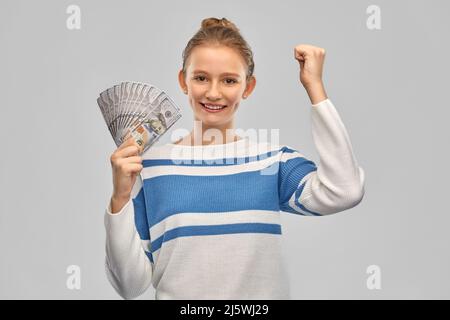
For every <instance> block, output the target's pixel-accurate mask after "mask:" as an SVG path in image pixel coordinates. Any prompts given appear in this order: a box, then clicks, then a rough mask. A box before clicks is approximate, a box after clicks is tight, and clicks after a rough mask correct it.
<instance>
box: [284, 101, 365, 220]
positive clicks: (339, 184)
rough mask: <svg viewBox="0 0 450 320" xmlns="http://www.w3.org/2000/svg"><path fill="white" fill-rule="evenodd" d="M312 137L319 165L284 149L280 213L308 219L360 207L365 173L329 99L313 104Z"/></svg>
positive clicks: (295, 152)
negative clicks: (302, 216)
mask: <svg viewBox="0 0 450 320" xmlns="http://www.w3.org/2000/svg"><path fill="white" fill-rule="evenodd" d="M311 112H312V113H311V116H312V135H313V140H314V143H315V146H316V149H317V151H318V153H319V158H320V164H319V165H318V166H316V164H315V163H314V162H312V161H310V160H308V159H306V158H305V157H304V156H303V155H302V154H300V153H299V152H298V151H296V150H293V149H291V148H289V147H284V148H283V150H282V155H281V161H280V172H279V195H280V210H281V211H286V212H291V213H297V214H302V215H308V216H322V215H328V214H332V213H337V212H340V211H344V210H347V209H350V208H353V207H355V206H356V205H357V204H359V203H360V202H361V200H362V198H363V196H364V171H363V169H362V168H361V167H359V165H358V163H357V161H356V158H355V156H354V154H353V150H352V145H351V142H350V138H349V136H348V133H347V130H346V129H345V126H344V124H343V122H342V120H341V118H340V117H339V114H338V112H337V110H336V108H335V106H334V105H333V103H332V102H331V101H330V100H329V99H326V100H323V101H321V102H320V103H318V104H315V105H312V111H311Z"/></svg>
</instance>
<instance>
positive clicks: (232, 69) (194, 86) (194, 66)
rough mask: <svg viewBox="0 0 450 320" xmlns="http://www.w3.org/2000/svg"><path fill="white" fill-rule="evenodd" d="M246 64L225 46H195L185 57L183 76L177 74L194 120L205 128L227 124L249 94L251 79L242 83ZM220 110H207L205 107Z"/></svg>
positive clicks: (251, 85)
mask: <svg viewBox="0 0 450 320" xmlns="http://www.w3.org/2000/svg"><path fill="white" fill-rule="evenodd" d="M246 71H247V66H246V64H245V62H244V60H243V58H242V57H241V56H240V55H239V53H238V52H237V51H236V50H234V49H232V48H229V47H225V46H198V47H196V48H194V49H193V50H192V52H191V55H190V56H189V59H188V61H187V66H186V77H184V76H183V73H182V71H180V73H179V80H180V85H181V87H182V89H183V91H184V90H185V89H187V94H188V98H189V103H190V104H191V107H192V110H193V112H194V117H195V120H198V121H202V123H203V124H204V125H205V126H207V127H222V128H223V127H229V126H230V124H231V125H232V122H233V121H232V120H233V117H234V114H235V113H236V111H237V109H238V107H239V102H240V100H241V98H242V97H243V96H247V97H248V96H249V94H250V93H251V91H252V90H253V88H254V86H255V82H256V81H255V78H254V77H252V78H251V80H250V81H249V82H248V83H247V82H246ZM208 106H209V107H212V108H214V106H216V107H217V106H220V107H224V108H222V109H216V110H209V109H208V108H207V107H208Z"/></svg>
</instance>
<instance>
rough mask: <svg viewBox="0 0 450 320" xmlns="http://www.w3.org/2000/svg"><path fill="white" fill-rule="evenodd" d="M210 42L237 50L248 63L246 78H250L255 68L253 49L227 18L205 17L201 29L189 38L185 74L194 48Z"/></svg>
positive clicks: (185, 57)
mask: <svg viewBox="0 0 450 320" xmlns="http://www.w3.org/2000/svg"><path fill="white" fill-rule="evenodd" d="M209 44H212V45H223V46H226V47H229V48H232V49H235V50H237V52H238V53H239V54H240V55H241V56H242V58H243V59H244V61H245V63H246V65H247V74H246V78H247V79H246V80H247V81H248V80H249V79H250V77H251V76H252V75H253V72H254V69H255V63H254V62H253V52H252V49H251V48H250V46H249V45H248V43H247V41H245V39H244V38H243V37H242V35H241V33H240V31H239V29H238V28H237V27H236V25H235V24H234V23H233V22H231V21H230V20H228V19H226V18H222V19H217V18H206V19H203V21H202V24H201V27H200V30H198V31H197V33H196V34H195V35H194V36H193V37H192V38H191V39H190V40H189V42H188V43H187V45H186V48H185V49H184V50H183V74H184V76H186V67H187V66H186V62H187V60H188V58H189V56H190V55H191V52H192V50H193V49H194V48H195V47H197V46H200V45H209Z"/></svg>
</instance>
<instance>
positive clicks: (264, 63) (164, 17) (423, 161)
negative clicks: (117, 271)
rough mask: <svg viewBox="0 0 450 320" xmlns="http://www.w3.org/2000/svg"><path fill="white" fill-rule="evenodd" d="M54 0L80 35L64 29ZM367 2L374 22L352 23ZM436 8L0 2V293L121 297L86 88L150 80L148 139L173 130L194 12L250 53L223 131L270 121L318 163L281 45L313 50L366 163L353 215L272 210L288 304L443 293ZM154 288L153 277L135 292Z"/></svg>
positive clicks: (440, 11) (442, 95) (305, 107)
mask: <svg viewBox="0 0 450 320" xmlns="http://www.w3.org/2000/svg"><path fill="white" fill-rule="evenodd" d="M70 5H76V6H78V7H79V9H80V13H81V15H80V18H81V20H80V22H81V24H80V29H70V28H68V27H67V20H68V19H69V17H70V16H71V14H70V13H67V9H68V7H69V6H70ZM372 5H375V6H377V7H378V8H379V13H380V18H381V20H380V21H381V25H380V26H381V29H371V28H369V27H368V25H367V21H368V20H370V19H371V18H370V16H371V15H372V14H373V12H372V11H371V12H372V13H368V12H367V10H368V8H369V7H370V6H372ZM449 13H450V4H449V3H448V2H447V1H424V0H422V1H406V0H404V1H395V2H394V1H381V0H377V1H356V0H355V1H339V2H336V1H331V0H330V1H314V2H311V1H277V2H274V1H265V2H263V1H260V0H253V1H240V0H233V1H226V2H217V1H198V0H197V1H190V2H187V1H131V0H130V1H121V2H118V1H117V2H112V1H106V0H105V1H85V0H84V1H81V0H76V1H56V0H55V1H17V0H14V1H12V0H8V1H4V0H3V1H1V2H0V27H1V28H0V46H1V49H0V88H1V89H0V91H1V111H2V115H1V117H0V118H1V126H0V133H1V137H2V147H1V151H0V152H1V158H0V161H1V162H0V164H1V165H0V170H1V179H0V197H1V201H0V252H1V258H0V259H1V264H0V298H3V299H17V298H24V299H50V298H56V299H118V298H120V296H119V295H117V294H116V292H115V291H114V289H113V288H112V286H111V285H110V284H109V282H108V281H107V278H106V275H105V273H104V258H105V252H104V245H105V243H104V241H105V231H104V226H103V215H104V212H105V208H106V206H107V204H108V201H109V198H110V196H111V192H112V172H111V166H110V163H109V157H110V155H111V154H112V152H113V151H114V150H115V148H116V146H115V145H114V143H113V140H112V137H111V136H110V133H109V131H108V129H107V127H106V125H105V123H104V120H103V118H102V115H101V113H100V109H99V107H98V106H97V103H96V98H97V96H98V94H99V92H100V91H102V90H104V89H106V88H107V87H110V86H112V85H114V84H116V83H118V82H120V81H123V80H135V81H141V82H148V83H152V84H154V85H156V86H157V87H159V88H161V89H162V90H164V91H166V92H167V93H168V94H169V95H170V96H171V97H172V98H173V99H174V101H175V102H176V103H177V104H178V105H179V106H180V108H181V110H182V113H183V118H182V119H181V120H180V121H179V122H177V123H176V124H175V125H174V126H173V127H172V129H171V130H170V131H169V132H168V134H166V135H165V136H163V137H162V138H161V140H160V141H159V142H158V143H157V145H161V144H164V143H167V142H169V140H170V138H171V133H172V132H173V130H175V129H179V128H185V129H187V130H190V129H191V128H192V123H193V118H192V111H191V108H190V105H189V103H188V100H187V97H186V96H185V95H184V94H183V93H182V91H181V89H180V88H179V86H178V82H177V72H178V70H179V69H180V68H181V64H182V60H181V54H182V51H183V49H184V47H185V46H186V44H187V41H188V40H189V39H190V37H191V36H192V35H193V34H194V33H195V32H196V31H197V30H198V28H199V27H200V22H201V20H202V19H203V18H206V17H211V16H213V17H219V18H221V17H226V18H228V19H230V20H231V21H233V22H234V23H236V25H237V26H238V27H239V28H240V30H241V31H242V34H243V36H244V37H245V38H246V40H247V41H248V42H249V44H250V46H251V47H252V49H253V51H254V59H255V64H256V67H255V76H256V78H257V86H256V89H255V91H254V92H253V94H252V96H251V97H250V98H249V99H247V100H245V101H243V102H242V104H241V107H240V109H239V111H238V113H237V123H236V127H237V128H242V129H250V128H260V129H268V130H271V129H279V130H280V131H279V132H280V141H279V142H280V144H283V145H289V146H291V147H293V148H295V149H297V150H299V151H300V152H301V153H303V154H304V155H305V156H307V157H308V158H310V159H311V160H313V161H315V162H316V163H317V164H319V158H318V154H317V151H316V149H315V146H314V143H313V140H312V134H311V118H310V116H311V114H310V111H311V110H310V109H311V104H310V101H309V98H308V96H307V94H306V91H305V90H304V88H303V87H302V85H301V84H300V81H299V65H298V62H297V61H296V60H295V59H294V53H293V52H294V47H295V46H296V45H298V44H302V43H306V44H312V45H316V46H319V47H322V48H325V50H326V59H325V65H324V76H323V77H324V79H323V80H324V84H325V88H326V90H327V94H328V97H329V98H330V100H331V101H332V102H333V103H334V104H335V106H336V108H337V110H338V112H339V114H340V116H341V118H342V120H343V122H344V124H345V126H346V128H347V130H348V132H349V135H350V138H351V141H352V145H353V149H354V152H355V155H356V158H357V160H358V163H359V165H360V166H361V167H362V168H363V169H364V171H365V173H366V184H365V191H366V192H365V197H364V199H363V201H362V202H361V203H360V204H359V205H358V206H357V207H355V208H353V209H350V210H346V211H344V212H340V213H337V214H334V215H330V216H326V217H305V216H301V215H295V214H290V213H283V214H282V222H283V226H282V228H283V233H284V238H283V239H284V240H283V250H284V254H285V256H286V258H287V260H286V262H287V266H288V272H289V277H290V283H291V296H292V298H293V299H316V298H320V299H400V298H405V299H418V298H423V299H431V298H438V299H440V298H446V299H448V298H450V273H449V270H450V259H449V252H450V250H449V249H450V246H449V244H450V235H449V232H448V229H449V223H450V212H449V210H448V206H447V203H446V202H447V200H448V195H447V193H448V191H449V187H448V181H449V170H448V163H449V151H448V140H449V139H448V138H449V136H450V135H449V133H450V132H449V131H450V130H449V126H448V121H449V120H448V119H449V117H450V111H449V103H448V101H447V92H448V83H449V82H448V74H449V73H448V72H449V60H448V57H449V56H450V52H449V44H448V37H447V36H448V35H447V34H446V33H447V32H446V30H447V31H448V30H450V22H449V21H450V20H449V19H448V15H449ZM369 22H370V21H369ZM70 266H77V267H78V268H79V269H78V270H79V271H80V272H81V273H80V278H79V279H80V284H81V287H80V288H79V289H76V288H75V289H73V288H72V289H71V286H70V285H69V286H68V280H69V282H70V277H71V276H72V275H73V274H72V273H71V271H70V270H71V269H70ZM371 266H374V267H371ZM371 268H375V269H376V270H377V274H376V275H377V276H378V279H379V280H380V283H381V287H380V288H379V289H370V288H371V286H368V284H367V282H368V280H369V282H370V281H371V280H370V279H371V277H373V276H374V275H375V274H374V273H370V272H371V271H370V270H372V269H371ZM68 271H69V272H68ZM153 298H154V289H153V287H150V288H149V289H148V290H147V292H146V293H145V294H143V295H142V296H140V297H139V299H153Z"/></svg>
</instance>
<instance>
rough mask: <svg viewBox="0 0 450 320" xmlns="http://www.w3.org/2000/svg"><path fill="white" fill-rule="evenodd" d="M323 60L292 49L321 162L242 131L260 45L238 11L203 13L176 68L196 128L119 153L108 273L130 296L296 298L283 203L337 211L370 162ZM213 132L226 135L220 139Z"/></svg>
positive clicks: (358, 196)
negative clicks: (241, 24) (342, 112)
mask: <svg viewBox="0 0 450 320" xmlns="http://www.w3.org/2000/svg"><path fill="white" fill-rule="evenodd" d="M324 57H325V50H324V49H322V48H319V47H315V46H311V45H305V44H301V45H298V46H296V47H295V48H294V58H295V59H297V60H298V61H299V64H300V82H301V84H302V85H303V87H304V88H305V90H306V92H307V94H308V95H309V97H310V100H311V103H312V108H310V110H311V113H312V133H313V139H314V143H315V145H316V148H317V151H318V153H319V156H320V165H319V166H316V164H315V163H314V162H313V161H311V160H309V159H308V158H307V157H305V156H304V155H302V154H301V153H300V152H299V151H297V150H295V149H293V148H290V147H289V146H286V145H281V146H280V145H276V144H273V143H267V142H266V141H263V142H256V141H251V140H250V139H248V137H240V136H238V135H236V134H235V131H234V120H235V116H236V113H237V111H238V109H239V106H240V103H241V102H242V99H246V98H248V97H249V96H250V95H251V93H252V91H253V90H254V88H255V85H256V79H255V77H254V75H253V71H254V63H253V54H252V51H251V49H250V47H249V46H248V44H247V42H245V40H244V39H243V38H242V36H241V34H240V32H239V30H238V29H237V28H236V26H235V25H234V24H233V23H231V22H230V21H229V20H227V19H225V18H222V19H216V18H208V19H205V20H203V21H202V26H201V28H200V30H199V31H198V32H197V33H196V34H195V35H194V36H193V37H192V38H191V39H190V41H189V42H188V44H187V46H186V49H185V50H184V52H183V67H182V69H181V70H180V71H179V73H178V82H179V85H180V87H181V88H182V90H183V92H184V93H186V95H187V97H188V100H189V103H190V105H191V108H192V111H193V115H194V129H193V130H192V131H191V132H190V134H188V135H187V136H185V137H183V138H182V139H181V140H180V141H178V142H177V143H169V144H166V145H163V146H158V147H152V148H150V149H148V150H147V151H146V152H145V153H144V154H143V155H142V157H139V156H138V155H137V154H138V148H137V147H136V144H135V143H134V142H133V141H132V140H130V141H125V142H124V144H123V145H122V146H120V147H119V148H118V149H117V150H116V151H115V152H114V153H113V155H112V156H111V164H112V166H113V183H114V191H113V195H112V197H111V201H110V204H109V206H108V208H107V209H106V213H105V228H106V259H105V270H106V274H107V276H108V279H109V281H110V283H111V284H112V286H113V287H114V288H115V289H116V291H117V292H118V293H119V294H120V295H121V296H122V297H124V298H135V297H137V296H139V295H141V294H142V293H143V292H144V291H145V290H146V289H147V288H148V287H149V286H150V284H153V287H154V288H155V290H156V291H155V292H156V295H155V298H156V299H222V300H229V299H286V298H289V297H290V296H289V280H288V278H287V273H286V269H285V265H284V257H283V254H282V248H281V236H282V228H281V218H280V212H288V213H293V214H298V215H304V216H323V215H328V214H333V213H337V212H341V211H344V210H347V209H350V208H353V207H355V206H356V205H357V204H358V203H359V202H360V201H361V200H362V198H363V195H364V171H363V170H362V169H361V167H359V165H358V163H357V161H356V158H355V156H354V154H353V150H352V146H351V142H350V139H349V136H348V133H347V131H346V129H345V126H344V124H343V123H342V121H341V119H340V117H339V115H338V113H337V110H336V108H335V107H334V105H333V103H331V101H330V100H329V99H328V98H327V96H326V93H325V89H324V86H323V83H322V67H323V62H324ZM261 110H263V108H261ZM198 123H200V124H201V129H200V130H197V124H198ZM208 130H214V131H215V132H218V133H219V138H218V139H215V140H214V141H213V142H212V143H211V141H210V140H209V139H207V138H208V137H209V135H205V132H207V131H208ZM133 144H134V145H133ZM192 161H193V162H192ZM268 169H270V170H268ZM273 169H276V170H273ZM295 254H298V253H295Z"/></svg>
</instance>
